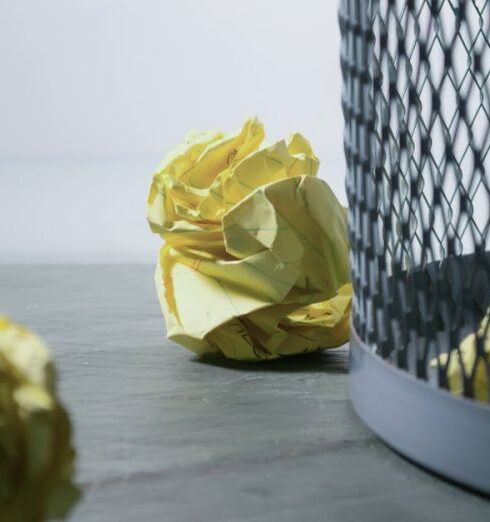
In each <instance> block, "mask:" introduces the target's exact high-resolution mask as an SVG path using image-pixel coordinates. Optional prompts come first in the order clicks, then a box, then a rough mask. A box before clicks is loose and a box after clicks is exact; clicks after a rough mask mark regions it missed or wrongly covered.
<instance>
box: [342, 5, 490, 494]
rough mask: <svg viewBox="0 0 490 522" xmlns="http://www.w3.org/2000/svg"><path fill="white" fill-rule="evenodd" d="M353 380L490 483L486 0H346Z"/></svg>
mask: <svg viewBox="0 0 490 522" xmlns="http://www.w3.org/2000/svg"><path fill="white" fill-rule="evenodd" d="M339 20H340V27H341V33H342V51H341V66H342V72H343V81H344V83H343V97H342V105H343V112H344V117H345V136H344V143H345V156H346V162H347V182H346V185H347V194H348V200H349V235H350V246H351V269H352V279H353V285H354V298H353V312H352V324H351V329H352V333H351V356H350V357H351V360H350V364H351V366H350V393H351V399H352V403H353V405H354V408H355V409H356V411H357V413H358V414H359V416H360V417H361V418H362V419H363V420H364V421H365V422H366V424H367V425H369V426H370V427H371V428H372V429H373V430H374V431H375V432H376V433H377V434H378V435H379V436H380V437H381V438H383V439H384V440H385V441H386V442H387V443H388V444H389V445H391V446H392V447H393V448H395V449H396V450H398V451H399V452H401V453H402V454H404V455H406V456H407V457H409V458H411V459H412V460H414V461H416V462H417V463H419V464H421V465H423V466H425V467H427V468H429V469H431V470H432V471H435V472H437V473H439V474H441V475H443V476H445V477H447V478H449V479H451V480H454V481H457V482H459V483H461V484H464V485H466V486H469V487H471V488H474V489H476V490H478V491H480V492H483V493H486V494H490V405H489V401H490V384H489V383H490V321H489V311H488V310H489V304H490V252H489V251H488V249H487V248H488V247H487V240H488V237H489V234H490V179H489V178H490V176H489V174H488V172H489V167H490V153H489V149H490V40H489V38H490V36H489V35H490V2H488V1H486V0H479V1H478V0H471V1H470V0H468V1H465V0H460V1H457V0H451V1H449V0H439V1H437V0H432V1H426V0H343V1H341V6H340V13H339Z"/></svg>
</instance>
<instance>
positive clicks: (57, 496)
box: [0, 316, 79, 522]
mask: <svg viewBox="0 0 490 522" xmlns="http://www.w3.org/2000/svg"><path fill="white" fill-rule="evenodd" d="M70 431H71V428H70V422H69V419H68V416H67V413H66V411H65V410H64V408H63V407H62V405H61V404H60V402H59V400H58V398H57V393H56V385H55V372H54V367H53V364H52V362H51V358H50V355H49V352H48V350H47V349H46V347H45V346H44V344H43V343H42V341H41V340H40V339H39V338H38V337H36V336H35V335H33V334H32V333H31V332H29V331H28V330H27V329H25V328H23V327H21V326H18V325H15V324H13V323H12V322H10V321H9V320H8V319H7V318H5V317H2V316H0V520H2V521H6V522H42V521H44V520H48V519H60V518H62V517H65V515H66V514H67V513H68V511H69V510H70V508H71V507H72V506H73V504H74V503H75V501H76V500H77V498H78V496H79V492H78V489H77V488H76V486H75V485H74V484H73V482H72V475H73V464H74V458H75V452H74V450H73V447H72V445H71V435H70Z"/></svg>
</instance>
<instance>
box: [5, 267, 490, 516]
mask: <svg viewBox="0 0 490 522" xmlns="http://www.w3.org/2000/svg"><path fill="white" fill-rule="evenodd" d="M152 271H153V270H152V268H151V267H147V266H98V267H97V266H91V267H89V266H85V267H76V266H58V267H55V266H45V267H42V266H38V267H28V266H26V267H21V266H15V267H12V266H0V311H3V312H4V313H7V314H9V315H10V316H12V318H15V319H16V320H18V321H21V322H24V323H26V324H27V325H29V326H30V327H31V328H33V329H35V330H36V331H37V332H38V333H40V334H41V335H42V336H43V337H44V338H45V340H46V341H47V342H48V343H49V345H50V346H51V348H52V350H53V352H54V354H55V357H56V360H57V363H58V367H59V371H60V377H61V392H62V395H63V398H64V400H65V403H66V404H67V405H68V407H69V409H70V411H71V414H72V418H73V420H74V424H75V429H76V444H77V447H78V449H79V470H78V477H79V481H80V482H81V483H82V484H83V485H84V489H85V496H84V499H83V501H82V502H81V503H80V504H79V505H78V507H77V508H76V510H75V511H74V513H73V516H72V517H71V520H73V521H74V522H75V521H76V522H126V521H127V522H133V521H141V522H173V521H175V522H183V521H186V522H187V521H189V522H194V521H196V522H207V521H209V522H221V521H226V522H234V521H254V522H259V521H260V522H273V521H274V522H275V521H281V522H289V521H291V522H293V521H294V522H296V521H315V522H317V521H319V520H321V521H328V522H336V521H339V522H350V521H353V522H354V521H355V522H359V521H362V522H369V521H373V522H374V521H376V522H379V521H380V520H388V521H390V522H391V521H397V522H405V521H406V522H417V521H421V522H422V521H423V522H426V521H431V522H434V521H441V522H442V521H444V522H448V521H461V520H471V521H472V522H476V521H480V520H481V521H487V522H488V520H490V502H489V501H487V500H485V499H483V498H481V497H478V496H476V495H473V494H471V493H468V492H466V491H464V490H461V489H458V488H457V487H455V486H453V485H451V484H448V483H446V482H444V481H441V480H439V479H437V478H435V477H433V476H432V475H430V474H428V473H426V472H424V471H422V470H420V469H419V468H417V467H415V466H413V465H411V464H410V463H408V462H407V461H405V460H403V459H402V458H400V457H399V456H398V455H396V454H395V453H393V452H392V451H390V450H389V449H388V448H386V447H385V446H384V445H383V444H382V443H381V442H380V441H378V440H377V439H376V438H375V437H374V436H373V435H372V434H371V433H370V431H369V430H368V429H366V428H365V427H364V426H363V425H362V424H361V422H360V421H359V420H358V419H357V417H356V415H355V413H354V412H353V411H352V408H351V406H350V404H349V401H348V399H347V374H346V366H347V358H346V350H344V349H340V350H335V351H332V352H330V353H326V354H324V355H320V356H312V357H310V358H299V359H290V360H284V361H280V362H275V363H270V364H264V365H261V366H257V365H253V366H243V365H242V366H240V365H234V364H221V365H220V364H209V363H207V364H206V363H203V362H199V361H198V360H196V358H194V357H193V355H192V354H191V353H190V352H187V351H186V350H184V349H182V348H179V347H177V346H175V345H173V344H172V343H169V342H167V341H166V340H165V338H164V328H163V323H162V319H161V316H160V312H159V309H158V305H157V302H156V298H155V292H154V289H153V277H152ZM203 306H212V303H203ZM379 406H380V408H382V407H383V405H382V403H380V405H379Z"/></svg>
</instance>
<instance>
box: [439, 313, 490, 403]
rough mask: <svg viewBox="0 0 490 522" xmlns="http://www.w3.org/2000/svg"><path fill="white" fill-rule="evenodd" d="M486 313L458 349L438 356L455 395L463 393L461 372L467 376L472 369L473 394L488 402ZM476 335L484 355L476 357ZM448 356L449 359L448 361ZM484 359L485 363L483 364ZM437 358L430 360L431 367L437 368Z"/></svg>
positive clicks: (488, 329) (489, 357) (489, 339)
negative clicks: (475, 329)
mask: <svg viewBox="0 0 490 522" xmlns="http://www.w3.org/2000/svg"><path fill="white" fill-rule="evenodd" d="M488 323H489V321H488V315H487V316H486V317H485V318H484V319H483V320H482V323H481V325H480V328H479V330H478V332H476V334H475V333H472V334H469V335H468V336H467V337H465V338H464V339H463V341H461V344H460V345H459V353H458V350H451V351H450V352H449V354H447V353H444V354H442V355H440V356H439V365H441V366H446V364H447V378H448V385H449V390H450V391H451V392H452V393H454V394H455V395H463V372H462V367H463V368H464V373H465V374H466V375H468V376H470V375H471V374H472V371H474V376H473V379H472V383H473V396H474V398H475V399H476V400H478V401H482V402H488V401H489V400H490V398H489V395H490V383H489V380H488V373H487V365H488V368H489V369H490V327H489V324H488ZM477 337H478V338H479V339H481V340H482V342H483V350H484V355H483V356H480V357H477V345H476V339H477ZM460 355H461V357H460ZM448 358H449V361H448ZM485 360H486V362H487V364H485ZM437 366H438V360H437V358H434V359H433V360H432V361H431V367H432V368H437Z"/></svg>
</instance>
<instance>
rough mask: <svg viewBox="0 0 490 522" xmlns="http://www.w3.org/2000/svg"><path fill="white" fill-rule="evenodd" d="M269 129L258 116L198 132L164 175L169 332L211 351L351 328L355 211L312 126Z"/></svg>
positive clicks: (157, 221) (310, 340)
mask: <svg viewBox="0 0 490 522" xmlns="http://www.w3.org/2000/svg"><path fill="white" fill-rule="evenodd" d="M263 138H264V130H263V127H262V125H261V124H260V123H259V122H258V121H257V120H256V119H250V120H248V121H246V122H245V124H244V125H243V127H242V129H240V131H239V132H237V133H236V134H233V135H229V136H225V135H223V134H222V133H219V132H207V133H193V134H191V135H190V136H189V137H188V138H187V140H186V142H185V144H184V145H182V146H181V147H179V148H177V149H175V150H174V151H173V152H172V153H171V154H170V155H169V156H168V157H167V158H166V159H165V160H164V161H163V162H162V163H161V165H160V166H159V168H158V170H157V172H156V174H155V175H154V177H153V183H152V186H151V189H150V194H149V197H148V207H147V217H148V221H149V223H150V226H151V229H152V230H153V231H154V232H156V233H158V234H160V236H161V237H162V238H163V240H164V245H163V246H162V248H161V250H160V255H159V259H158V263H157V270H156V286H157V291H158V296H159V299H160V303H161V306H162V310H163V313H164V317H165V321H166V324H167V334H168V337H169V338H170V339H173V340H175V341H176V342H179V343H180V344H183V345H184V346H186V347H188V348H190V349H191V350H193V351H194V352H196V353H197V354H199V355H204V354H210V353H211V354H222V355H225V356H226V357H229V358H232V359H239V360H262V359H274V358H276V357H279V356H281V355H292V354H297V353H306V352H311V351H315V350H318V349H319V348H328V347H333V346H339V345H341V344H343V343H344V342H346V340H347V339H348V332H349V329H348V318H349V313H350V303H351V285H350V284H349V268H348V241H347V224H346V210H345V209H344V208H343V207H342V206H341V205H340V204H339V202H338V201H337V199H336V198H335V195H334V194H333V193H332V191H331V190H330V188H329V187H328V185H327V184H326V183H325V182H323V181H321V180H319V179H317V178H316V177H315V175H316V173H317V170H318V165H319V162H318V159H317V158H316V156H315V155H314V153H313V151H312V149H311V146H310V145H309V143H308V141H307V140H306V139H305V138H304V137H303V136H301V135H300V134H294V135H293V136H292V137H291V138H290V139H289V140H288V141H287V142H286V141H279V142H277V143H275V144H273V145H270V146H266V147H262V148H260V145H261V142H262V140H263Z"/></svg>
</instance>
